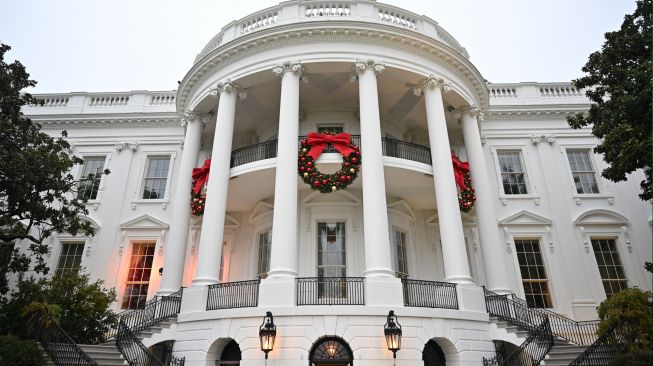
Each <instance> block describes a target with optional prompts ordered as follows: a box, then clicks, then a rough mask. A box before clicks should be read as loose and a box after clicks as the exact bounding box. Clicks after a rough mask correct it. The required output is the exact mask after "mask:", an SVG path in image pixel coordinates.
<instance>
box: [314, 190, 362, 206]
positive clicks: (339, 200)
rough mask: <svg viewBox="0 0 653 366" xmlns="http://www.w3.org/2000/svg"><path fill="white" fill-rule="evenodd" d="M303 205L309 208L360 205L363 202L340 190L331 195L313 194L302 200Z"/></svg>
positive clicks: (353, 195)
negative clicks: (315, 206)
mask: <svg viewBox="0 0 653 366" xmlns="http://www.w3.org/2000/svg"><path fill="white" fill-rule="evenodd" d="M302 203H303V204H305V205H308V206H311V205H321V204H331V205H334V204H335V205H338V204H341V205H342V204H344V205H359V204H360V203H361V200H360V199H359V198H358V197H356V195H355V194H353V193H351V192H348V191H346V190H340V191H335V192H331V193H321V192H312V193H311V194H309V195H308V196H306V198H304V199H303V200H302Z"/></svg>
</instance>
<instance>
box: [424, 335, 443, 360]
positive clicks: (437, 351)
mask: <svg viewBox="0 0 653 366" xmlns="http://www.w3.org/2000/svg"><path fill="white" fill-rule="evenodd" d="M422 360H424V366H444V365H446V364H447V361H446V360H445V358H444V352H442V348H440V346H438V344H437V343H435V341H433V340H430V341H428V342H426V345H425V346H424V351H422Z"/></svg>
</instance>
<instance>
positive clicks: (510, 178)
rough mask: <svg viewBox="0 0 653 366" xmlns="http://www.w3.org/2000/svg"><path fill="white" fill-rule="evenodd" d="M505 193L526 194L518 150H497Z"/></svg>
mask: <svg viewBox="0 0 653 366" xmlns="http://www.w3.org/2000/svg"><path fill="white" fill-rule="evenodd" d="M497 158H498V159H499V169H501V182H502V183H503V193H505V194H528V188H527V187H526V172H524V168H523V165H522V159H521V152H520V151H497Z"/></svg>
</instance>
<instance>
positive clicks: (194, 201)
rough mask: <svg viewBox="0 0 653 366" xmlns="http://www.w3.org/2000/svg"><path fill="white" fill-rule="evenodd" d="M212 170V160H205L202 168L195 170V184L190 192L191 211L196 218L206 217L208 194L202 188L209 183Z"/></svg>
mask: <svg viewBox="0 0 653 366" xmlns="http://www.w3.org/2000/svg"><path fill="white" fill-rule="evenodd" d="M210 170H211V159H206V160H204V165H202V167H201V168H194V169H193V184H192V186H191V191H190V211H191V213H192V214H193V215H195V216H202V215H204V206H205V205H206V193H205V192H202V188H204V185H206V183H207V182H208V181H209V171H210Z"/></svg>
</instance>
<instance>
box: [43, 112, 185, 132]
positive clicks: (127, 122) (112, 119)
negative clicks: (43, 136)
mask: <svg viewBox="0 0 653 366" xmlns="http://www.w3.org/2000/svg"><path fill="white" fill-rule="evenodd" d="M31 119H32V120H33V121H34V122H37V123H39V124H41V126H43V128H44V129H48V128H62V127H69V126H75V127H83V128H123V127H179V126H180V124H179V118H178V117H177V115H176V114H174V115H169V116H161V115H152V116H139V117H133V116H123V117H119V116H97V117H87V116H79V115H77V116H56V117H50V118H41V116H38V117H31Z"/></svg>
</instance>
